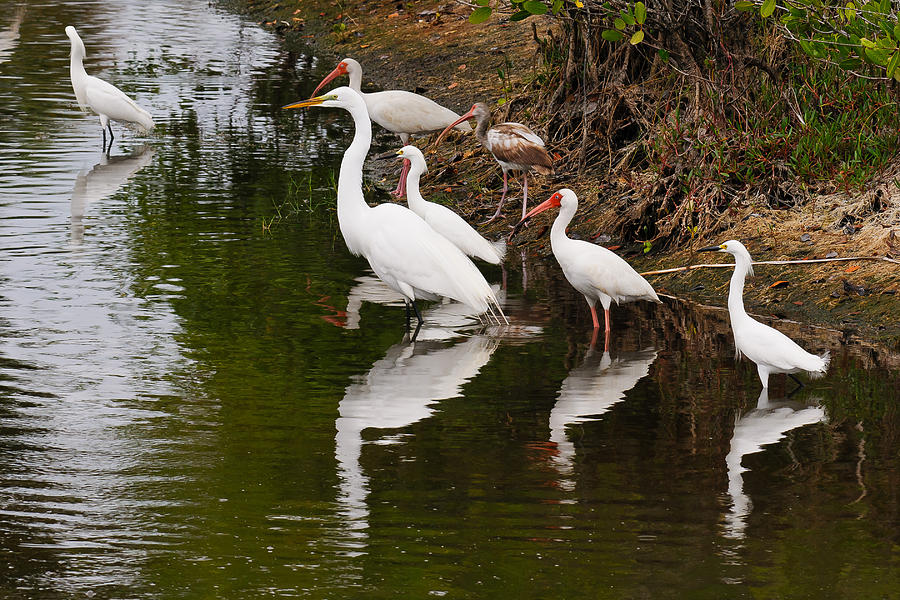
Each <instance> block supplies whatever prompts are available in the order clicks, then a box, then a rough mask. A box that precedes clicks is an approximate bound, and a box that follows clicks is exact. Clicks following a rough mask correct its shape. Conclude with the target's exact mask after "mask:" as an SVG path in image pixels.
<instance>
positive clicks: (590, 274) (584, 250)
mask: <svg viewBox="0 0 900 600" xmlns="http://www.w3.org/2000/svg"><path fill="white" fill-rule="evenodd" d="M571 242H573V243H572V244H571V246H570V247H571V248H572V250H571V251H569V252H568V253H567V256H569V264H570V265H571V266H570V270H572V271H577V272H578V273H579V275H580V277H581V278H582V279H583V280H585V281H586V282H587V283H589V284H590V285H591V286H592V287H593V288H594V289H596V290H599V291H601V292H603V293H604V294H606V295H607V296H610V297H611V298H612V299H613V300H615V301H616V303H619V302H630V301H632V300H652V301H655V302H659V297H658V296H657V295H656V292H655V291H654V290H653V286H651V285H650V284H649V283H648V282H647V280H646V279H644V278H643V277H642V276H641V275H640V273H638V272H637V271H635V270H634V269H633V268H632V266H631V265H629V264H628V263H627V262H626V261H625V259H624V258H622V257H621V256H619V255H618V254H616V253H615V252H612V251H611V250H608V249H606V248H604V247H603V246H597V245H596V244H591V243H589V242H585V241H583V240H571ZM572 285H573V286H574V285H575V284H574V282H573V283H572ZM575 287H576V288H577V287H578V286H575Z"/></svg>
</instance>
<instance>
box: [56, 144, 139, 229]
mask: <svg viewBox="0 0 900 600" xmlns="http://www.w3.org/2000/svg"><path fill="white" fill-rule="evenodd" d="M152 160H153V150H152V149H151V148H150V146H146V145H143V146H140V147H138V148H137V149H135V150H134V151H133V152H132V153H131V154H127V155H122V156H109V155H108V154H103V155H102V157H101V158H100V162H99V163H97V164H96V165H94V167H93V168H92V169H91V170H90V171H88V170H87V169H85V170H82V171H81V172H80V173H79V174H78V176H77V177H76V178H75V188H74V189H73V190H72V203H71V212H72V221H71V234H72V243H74V244H80V243H81V242H82V241H83V239H84V223H83V222H82V220H83V218H84V212H85V210H86V209H87V207H88V206H89V205H90V204H91V203H93V202H97V201H98V200H102V199H104V198H108V197H109V196H112V195H113V194H115V193H116V192H117V191H118V190H119V189H120V188H121V187H122V186H123V185H125V183H126V182H127V181H128V180H129V179H131V177H133V176H134V175H135V174H136V173H137V172H138V171H140V170H141V169H143V168H144V167H146V166H147V165H148V164H150V162H151V161H152Z"/></svg>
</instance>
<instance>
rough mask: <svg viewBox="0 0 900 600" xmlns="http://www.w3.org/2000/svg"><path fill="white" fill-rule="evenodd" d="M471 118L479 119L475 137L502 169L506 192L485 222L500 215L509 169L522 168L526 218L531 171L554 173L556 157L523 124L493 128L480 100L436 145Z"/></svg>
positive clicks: (455, 122)
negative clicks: (495, 209) (554, 159)
mask: <svg viewBox="0 0 900 600" xmlns="http://www.w3.org/2000/svg"><path fill="white" fill-rule="evenodd" d="M472 118H474V119H475V120H476V121H477V122H478V125H477V126H476V127H475V137H477V138H478V141H479V142H481V145H482V146H484V148H485V149H486V150H487V151H488V152H490V153H491V155H493V157H494V159H495V160H496V161H497V162H498V163H500V168H501V169H503V192H502V193H501V195H500V204H498V205H497V212H495V213H494V215H493V216H492V217H491V218H490V219H488V220H487V221H485V222H486V223H490V222H491V221H493V220H494V219H496V218H497V217H499V216H500V210H501V209H502V208H503V201H504V200H505V199H506V190H507V187H508V184H507V173H508V172H509V171H522V218H523V219H524V218H525V211H526V206H527V205H528V171H531V170H532V169H533V170H535V171H537V172H538V173H540V174H541V175H550V174H551V173H553V160H552V159H551V158H550V155H549V154H548V153H547V149H546V148H544V140H542V139H541V138H540V137H538V135H537V134H536V133H535V132H533V131H532V130H530V129H528V128H527V127H525V126H524V125H522V124H521V123H500V124H499V125H494V126H493V127H491V126H490V124H491V111H490V109H488V107H487V105H486V104H484V103H483V102H477V103H475V104H473V105H472V108H471V109H470V110H469V112H467V113H466V114H464V115H463V116H461V117H460V118H459V119H458V120H456V121H454V122H453V123H451V124H450V125H449V126H448V127H447V128H446V129H444V131H442V132H441V135H439V136H438V139H437V141H436V142H435V145H437V144H439V143H440V142H441V140H442V139H443V138H444V136H445V135H447V132H448V131H450V129H451V128H452V127H455V126H457V125H459V124H460V123H462V122H463V121H466V120H467V119H472Z"/></svg>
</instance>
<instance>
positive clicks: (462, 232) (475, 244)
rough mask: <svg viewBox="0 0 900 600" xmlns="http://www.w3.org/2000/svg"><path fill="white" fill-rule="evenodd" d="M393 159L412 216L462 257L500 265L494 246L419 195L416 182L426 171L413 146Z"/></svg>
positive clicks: (497, 251) (497, 249) (420, 157)
mask: <svg viewBox="0 0 900 600" xmlns="http://www.w3.org/2000/svg"><path fill="white" fill-rule="evenodd" d="M397 156H399V157H401V158H402V159H403V162H404V170H406V171H407V175H406V201H407V202H408V203H409V208H410V210H412V211H413V212H414V213H416V214H417V215H419V216H420V217H422V218H423V219H424V220H425V222H426V223H428V224H429V225H431V227H432V229H434V230H435V231H437V232H438V233H439V234H441V235H442V236H444V237H445V238H447V239H448V240H450V241H451V242H453V244H454V245H455V246H456V247H457V248H459V249H460V250H462V251H463V254H465V255H467V256H472V257H474V258H480V259H481V260H483V261H485V262H489V263H491V264H494V265H499V264H500V263H501V262H502V261H503V251H501V250H500V249H499V248H498V247H497V245H496V244H492V243H491V242H489V241H488V240H486V239H484V238H483V237H482V236H481V234H480V233H478V232H477V231H475V230H474V229H473V228H472V226H471V225H469V224H468V223H466V221H465V220H464V219H463V218H462V217H460V216H459V215H458V214H456V213H455V212H453V211H452V210H450V209H449V208H447V207H446V206H443V205H441V204H436V203H434V202H428V201H427V200H425V198H423V197H422V194H421V192H420V191H419V179H420V177H421V176H422V173H425V172H427V171H428V166H427V165H426V163H425V156H424V155H423V154H422V151H421V150H419V149H418V148H416V147H415V146H403V147H402V148H400V149H399V150H397Z"/></svg>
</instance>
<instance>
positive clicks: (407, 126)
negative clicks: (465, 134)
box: [363, 90, 472, 133]
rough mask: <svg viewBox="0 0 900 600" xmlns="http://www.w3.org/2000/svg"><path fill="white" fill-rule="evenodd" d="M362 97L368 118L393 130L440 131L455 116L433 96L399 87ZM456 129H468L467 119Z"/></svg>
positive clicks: (456, 115) (414, 131)
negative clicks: (421, 94)
mask: <svg viewBox="0 0 900 600" xmlns="http://www.w3.org/2000/svg"><path fill="white" fill-rule="evenodd" d="M363 99H364V100H365V102H366V109H367V110H368V112H369V118H371V119H372V120H373V121H375V122H376V123H378V124H379V125H381V126H382V127H384V128H385V129H387V130H388V131H392V132H394V133H428V132H431V131H440V130H441V129H444V128H445V127H447V125H449V124H450V123H452V122H453V121H455V120H457V119H458V118H459V115H458V114H456V113H455V112H453V111H452V110H450V109H449V108H446V107H444V106H441V105H440V104H438V103H437V102H435V101H434V100H431V99H430V98H426V97H425V96H420V95H419V94H413V93H412V92H405V91H403V90H388V91H384V92H374V93H371V94H364V95H363ZM456 129H460V130H462V131H471V130H472V128H471V126H470V125H469V124H468V123H460V124H459V125H458V126H457V127H456Z"/></svg>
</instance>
